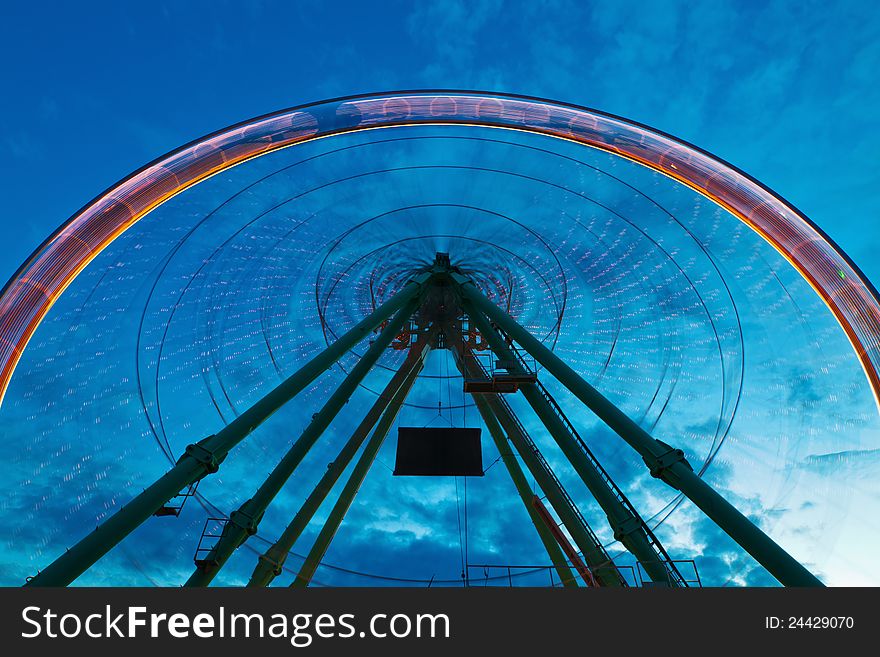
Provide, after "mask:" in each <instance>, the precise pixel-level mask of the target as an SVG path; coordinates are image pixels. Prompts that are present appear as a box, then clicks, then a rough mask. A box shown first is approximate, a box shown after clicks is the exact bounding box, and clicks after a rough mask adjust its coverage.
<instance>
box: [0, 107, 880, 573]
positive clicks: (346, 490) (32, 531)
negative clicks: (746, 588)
mask: <svg viewBox="0 0 880 657" xmlns="http://www.w3.org/2000/svg"><path fill="white" fill-rule="evenodd" d="M878 337H880V305H878V300H877V293H876V291H875V290H874V289H873V287H872V286H871V285H870V283H869V282H868V281H867V280H866V279H865V278H864V276H862V274H861V273H860V272H859V270H858V269H857V267H856V266H855V265H854V264H853V263H851V262H850V261H849V259H848V258H847V257H846V256H845V254H843V253H842V252H841V251H840V249H839V248H837V247H836V246H835V245H834V244H833V243H832V242H831V241H830V240H829V239H828V238H827V237H826V236H825V235H824V234H823V233H822V232H821V231H820V230H819V229H818V228H817V227H816V226H815V225H813V224H812V223H811V222H810V221H808V220H807V219H806V218H805V217H803V216H802V215H801V214H799V213H798V212H797V211H796V210H795V209H794V208H793V207H792V206H791V205H789V204H788V203H786V202H785V201H784V200H782V199H781V198H779V197H778V196H776V195H775V194H773V193H772V192H770V191H769V190H767V189H766V188H764V187H762V186H761V185H760V184H759V183H757V182H756V181H754V180H752V179H751V178H749V177H748V176H746V175H745V174H743V173H742V172H740V171H738V170H736V169H734V168H733V167H731V166H730V165H728V164H726V163H724V162H722V161H719V160H718V159H717V158H714V157H712V156H711V155H709V154H707V153H705V152H703V151H700V150H699V149H697V148H695V147H693V146H690V145H688V144H685V143H683V142H681V141H678V140H676V139H674V138H672V137H670V136H667V135H664V134H661V133H658V132H657V131H655V130H652V129H650V128H647V127H645V126H641V125H638V124H635V123H632V122H629V121H626V120H623V119H620V118H616V117H612V116H608V115H606V114H603V113H600V112H596V111H593V110H587V109H584V108H580V107H574V106H569V105H563V104H559V103H554V102H549V101H546V100H541V99H534V98H524V97H514V96H499V95H491V94H485V93H475V92H400V93H389V94H381V95H371V96H361V97H352V98H344V99H337V100H332V101H326V102H322V103H317V104H314V105H308V106H304V107H298V108H294V109H292V110H286V111H283V112H279V113H276V114H272V115H269V116H266V117H261V118H258V119H254V120H251V121H247V122H245V123H243V124H239V125H237V126H234V127H232V128H229V129H226V130H223V131H220V132H218V133H215V134H213V135H210V136H208V137H206V138H203V139H200V140H197V141H196V142H193V143H191V144H189V145H187V146H185V147H183V148H181V149H179V150H178V151H175V152H174V153H171V154H170V155H168V156H165V157H163V158H160V159H159V160H157V161H156V162H154V163H152V164H150V165H148V166H147V167H145V168H144V169H142V170H140V171H138V172H136V173H134V174H132V175H131V176H129V177H128V178H126V179H125V180H124V181H122V182H121V183H119V184H118V185H116V186H114V187H113V188H111V189H110V190H108V191H107V192H105V193H104V194H102V195H101V196H99V197H98V198H97V199H95V200H94V201H93V202H91V203H90V204H88V205H87V206H86V207H85V208H83V209H82V210H81V211H80V212H78V213H77V214H76V215H74V217H73V218H72V219H71V220H69V221H68V222H67V223H66V224H64V225H63V226H62V227H61V228H59V229H58V231H57V232H56V233H55V234H54V235H53V236H51V237H50V238H49V239H47V241H46V242H45V243H44V244H43V245H42V246H41V247H40V248H39V249H38V250H37V251H36V252H35V253H34V254H33V256H32V257H31V258H30V259H29V260H28V261H27V262H26V263H25V264H24V265H23V266H22V267H21V269H20V270H19V271H18V272H17V273H16V275H15V276H14V277H13V278H12V279H11V280H10V282H9V283H8V284H7V286H6V287H5V289H4V291H3V294H2V297H0V395H3V405H2V407H0V426H2V427H3V430H4V436H5V437H6V440H5V441H3V447H2V449H3V450H5V451H4V453H3V459H4V462H5V463H6V464H7V471H8V472H9V476H7V477H6V480H5V482H4V487H5V490H4V496H3V502H2V504H3V506H2V515H3V518H4V522H5V523H6V525H7V527H9V528H10V530H11V532H10V534H9V535H10V536H11V539H10V541H9V543H8V544H7V546H6V550H4V552H3V562H2V564H0V573H4V582H3V583H6V584H14V583H16V582H18V581H23V580H24V579H25V577H27V576H30V575H34V574H36V573H37V572H38V571H39V574H38V575H37V576H36V577H35V578H34V579H32V580H31V583H32V584H48V585H58V584H68V583H70V582H72V581H74V580H76V581H77V582H78V583H79V582H83V583H91V584H109V583H125V584H142V583H147V582H152V583H155V584H159V585H176V584H179V583H182V582H184V581H186V582H188V583H189V584H193V585H199V584H207V583H209V582H211V581H215V580H216V581H218V582H224V583H228V584H245V583H250V584H252V585H266V584H268V583H269V582H270V581H273V580H276V578H277V581H278V582H284V583H293V584H295V585H305V584H313V585H377V584H378V585H381V584H397V585H399V584H411V585H416V586H418V585H462V584H465V585H510V584H517V583H520V584H531V585H545V584H550V585H567V586H639V585H642V584H649V583H650V584H655V585H656V584H659V585H672V586H689V585H695V584H699V583H701V582H702V583H708V584H712V585H723V584H728V583H731V584H740V585H742V584H769V583H774V582H777V581H778V582H782V583H784V584H795V585H810V584H816V583H817V582H818V580H816V579H815V577H814V575H815V576H818V577H819V578H820V579H821V580H822V581H824V582H825V583H830V584H845V583H869V582H880V569H878V566H877V565H876V563H875V560H874V558H873V556H872V555H873V552H874V551H875V550H876V546H877V545H878V543H880V527H878V526H877V524H876V521H874V520H872V518H873V517H874V515H875V514H872V513H871V512H870V511H871V510H872V509H874V510H876V509H877V505H878V503H880V499H878V498H880V489H878V485H877V483H876V476H875V474H876V471H877V466H878V462H880V457H878V454H880V444H878V443H880V434H878V414H877V406H876V400H877V398H878V392H880V379H878V375H877V365H878V358H880V354H878ZM270 416H271V417H270ZM395 428H396V429H397V431H396V432H395V431H394V429H395ZM395 433H396V436H397V440H394V435H395ZM395 461H396V463H395ZM157 516H158V517H157ZM96 527H97V528H96ZM95 528H96V529H95ZM93 529H94V531H92V530H93ZM67 548H70V549H69V550H67ZM105 555H106V556H105ZM53 560H54V561H53ZM193 560H194V561H195V564H193ZM50 564H51V565H50Z"/></svg>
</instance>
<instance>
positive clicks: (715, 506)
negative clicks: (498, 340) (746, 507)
mask: <svg viewBox="0 0 880 657" xmlns="http://www.w3.org/2000/svg"><path fill="white" fill-rule="evenodd" d="M451 276H452V279H453V280H454V281H455V282H457V283H458V285H459V287H458V289H459V292H460V293H461V295H462V297H463V298H464V299H465V300H466V301H468V302H470V303H471V304H472V305H473V306H474V307H475V308H476V310H477V311H479V312H481V313H483V314H485V315H486V316H487V317H488V318H489V319H491V320H492V321H494V322H495V323H496V324H497V325H498V326H499V327H500V328H501V329H502V330H503V331H504V332H505V333H507V334H508V335H509V336H510V337H511V338H513V339H514V340H516V341H517V342H518V343H519V344H520V345H521V346H522V347H523V348H524V349H525V350H526V351H527V352H528V353H530V354H531V355H532V356H533V357H534V358H535V360H537V361H538V362H539V363H541V365H543V366H544V367H545V368H546V369H547V371H548V372H550V373H551V374H552V375H553V376H554V377H556V379H558V380H559V382H560V383H562V384H563V385H564V386H565V387H566V388H568V389H569V390H570V391H571V392H572V393H573V394H574V395H575V396H576V397H577V398H578V399H580V400H581V401H582V402H583V403H584V404H586V405H587V406H588V407H589V408H590V410H592V411H593V412H594V413H595V414H596V415H597V416H598V417H599V418H600V419H601V420H602V421H603V422H605V424H607V425H608V426H609V427H610V428H611V429H612V430H614V432H615V433H617V435H619V436H620V437H621V438H623V440H624V441H626V443H627V444H629V445H630V446H631V447H632V448H633V449H634V450H635V451H636V452H638V453H639V455H640V456H641V457H642V459H643V460H644V461H645V464H646V465H647V466H648V468H649V469H650V471H651V474H652V475H653V476H654V477H657V478H659V479H662V480H663V481H664V482H666V483H667V484H668V485H670V486H672V487H673V488H675V489H677V490H680V491H681V492H682V493H684V495H685V496H686V497H687V498H688V499H690V500H691V501H692V502H693V503H694V504H696V505H697V507H699V508H700V509H702V511H703V512H704V513H705V514H706V515H707V516H708V517H709V518H711V519H712V520H713V521H714V522H715V523H716V524H717V525H718V526H719V527H720V528H721V529H722V530H723V531H724V532H725V533H726V534H727V535H728V536H730V537H731V538H732V539H733V540H734V541H736V542H737V543H738V544H739V545H740V546H741V547H742V548H743V549H744V550H745V551H746V552H748V553H749V554H750V555H752V556H753V557H754V558H755V560H756V561H758V563H760V564H761V565H762V566H764V568H766V569H767V571H768V572H769V573H770V574H771V575H773V576H774V577H775V578H776V579H777V580H779V581H780V582H781V583H782V584H784V585H785V586H822V585H823V584H822V582H821V581H819V579H818V578H817V577H816V576H815V575H813V574H812V573H811V572H810V571H808V570H807V569H806V568H804V566H803V565H801V564H800V563H799V562H798V561H797V560H796V559H794V558H793V557H792V556H791V555H790V554H788V553H787V552H786V551H785V550H783V549H782V548H781V547H780V546H779V545H778V544H776V543H775V542H774V541H773V539H771V538H770V537H769V536H767V535H766V534H765V533H764V532H762V531H761V530H760V529H758V527H757V526H755V525H754V524H753V523H752V522H751V521H750V520H749V519H748V518H746V517H745V516H744V515H743V514H742V513H740V512H739V511H738V510H737V509H736V508H735V507H734V506H733V505H732V504H730V502H728V501H727V500H725V499H724V498H723V497H722V496H721V495H720V494H719V493H718V492H717V491H715V490H714V489H713V488H712V487H711V486H709V484H707V483H706V482H705V481H703V480H702V479H701V478H700V477H699V476H698V475H697V474H696V473H695V472H694V471H693V469H692V468H691V466H690V465H689V464H688V462H687V461H686V460H685V458H684V453H683V452H682V451H681V450H678V449H674V448H672V447H670V446H669V445H667V444H666V443H663V442H661V441H659V440H656V439H654V438H652V437H651V435H650V434H648V433H647V432H646V431H645V430H644V429H642V428H641V427H640V426H639V425H638V424H636V423H635V422H633V420H631V419H630V418H629V417H628V416H627V415H626V414H625V413H624V412H623V411H621V410H620V409H619V408H617V407H616V406H615V405H614V404H612V403H611V402H610V401H609V400H608V399H606V398H605V397H603V396H602V395H601V394H600V393H599V391H598V390H596V389H595V388H594V387H593V386H591V385H590V384H589V383H587V382H586V381H584V380H583V379H582V378H581V377H580V376H579V375H578V374H577V372H575V371H574V370H573V369H571V367H569V366H568V365H566V364H565V363H564V362H563V361H562V360H560V359H559V358H558V357H557V356H556V355H555V354H554V353H553V352H552V351H551V350H550V349H549V348H547V347H546V346H544V344H542V343H541V341H540V340H538V339H537V338H535V337H534V336H533V335H531V333H529V332H528V331H527V330H526V329H524V328H523V327H522V326H520V325H519V324H517V323H516V321H514V320H513V318H511V317H510V316H509V315H508V314H507V313H505V312H504V311H502V310H501V309H500V308H498V307H497V306H496V305H495V304H493V303H492V302H491V301H489V300H488V299H487V298H486V297H485V296H484V295H483V293H482V292H480V290H479V289H478V288H477V286H476V285H475V284H474V283H473V282H472V281H470V279H468V278H466V277H464V276H461V275H459V274H452V275H451Z"/></svg>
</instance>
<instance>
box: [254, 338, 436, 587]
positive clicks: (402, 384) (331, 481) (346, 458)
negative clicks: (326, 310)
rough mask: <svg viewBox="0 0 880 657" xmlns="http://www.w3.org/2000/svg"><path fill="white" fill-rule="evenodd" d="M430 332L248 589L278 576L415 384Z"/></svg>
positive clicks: (264, 557)
mask: <svg viewBox="0 0 880 657" xmlns="http://www.w3.org/2000/svg"><path fill="white" fill-rule="evenodd" d="M433 335H434V334H433V332H432V333H431V334H430V335H428V336H426V335H422V336H421V338H420V339H419V341H418V342H417V343H416V344H415V345H414V346H413V348H412V350H411V351H410V353H409V355H408V356H407V358H406V360H405V361H404V363H403V365H401V367H400V369H399V370H398V371H397V373H396V374H395V375H394V376H393V377H392V379H391V381H389V382H388V385H387V386H386V387H385V390H384V391H383V392H382V394H381V395H379V398H378V399H376V403H375V404H373V406H372V408H371V409H370V411H369V412H368V413H367V415H366V416H365V417H364V419H363V421H362V422H361V423H360V424H359V425H358V427H357V428H356V429H355V431H354V433H352V435H351V438H350V439H349V440H348V442H347V443H346V444H345V446H344V447H343V448H342V450H341V451H340V452H339V455H338V456H337V457H336V459H334V461H333V463H331V464H330V467H329V468H328V469H327V471H326V472H325V473H324V475H323V476H322V477H321V480H320V481H319V482H318V484H317V485H316V486H315V489H314V490H313V491H312V492H311V494H310V495H309V496H308V497H307V498H306V501H305V502H304V503H303V505H302V507H301V508H300V510H299V511H297V513H296V516H294V518H293V520H292V521H291V523H290V524H289V525H288V526H287V527H286V528H285V530H284V532H282V534H281V536H280V537H279V538H278V540H277V541H276V542H275V543H273V544H272V546H271V547H269V549H268V550H266V552H265V553H263V554H262V555H260V559H259V562H258V563H257V566H256V568H255V569H254V572H253V574H252V575H251V579H250V581H249V582H248V586H268V585H269V584H270V583H271V581H272V580H273V579H274V578H275V577H277V576H278V575H280V574H281V571H282V568H283V566H284V562H285V560H286V559H287V555H288V553H289V552H290V550H291V549H292V548H293V546H294V544H295V543H296V541H297V539H298V538H299V537H300V535H301V534H302V532H303V530H304V529H305V528H306V527H307V526H308V524H309V522H311V520H312V518H313V517H314V515H315V513H316V512H317V510H318V509H319V508H320V506H321V504H322V503H323V502H324V500H325V499H326V498H327V495H329V494H330V491H331V490H332V489H333V486H334V485H335V484H336V482H337V481H338V480H339V477H341V476H342V473H343V472H345V469H346V468H347V467H348V464H349V463H350V462H351V460H352V459H353V458H354V456H355V454H356V453H357V451H358V450H359V449H360V447H361V445H363V443H364V441H365V440H366V439H367V435H368V434H369V433H370V431H371V430H372V429H373V427H374V426H375V424H376V422H378V420H379V418H380V416H381V415H382V413H383V412H384V411H385V409H386V408H387V407H388V405H389V404H390V403H391V401H392V399H393V398H394V396H395V395H396V394H397V392H398V391H399V390H400V389H401V388H406V389H410V388H411V387H412V385H413V383H415V379H416V377H417V376H418V373H419V371H420V370H421V368H422V363H424V359H425V358H426V357H427V355H428V353H430V350H431V348H430V342H431V340H432V339H433Z"/></svg>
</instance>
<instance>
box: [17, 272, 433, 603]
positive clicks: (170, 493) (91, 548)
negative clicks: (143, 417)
mask: <svg viewBox="0 0 880 657" xmlns="http://www.w3.org/2000/svg"><path fill="white" fill-rule="evenodd" d="M432 277H433V275H432V274H424V275H422V276H419V277H418V278H416V279H413V280H412V281H410V282H409V283H408V284H407V285H406V286H405V287H404V288H403V290H401V291H400V293H398V294H397V295H395V296H394V297H393V298H391V299H389V300H388V301H387V302H385V303H384V304H382V305H381V306H379V307H378V308H377V309H376V310H375V311H374V312H373V313H372V314H370V315H369V316H368V317H366V318H365V319H363V320H362V321H361V322H360V323H358V324H357V325H355V326H354V327H353V328H352V329H351V330H350V331H348V332H347V333H346V334H345V335H343V336H341V337H340V338H339V339H338V340H337V341H336V342H334V343H333V344H332V345H331V346H330V347H328V348H327V349H326V350H325V351H323V352H322V353H321V354H319V355H318V356H316V357H315V358H313V359H312V360H311V361H309V362H308V363H307V364H306V365H304V366H303V367H302V368H300V369H299V370H297V372H295V373H294V374H293V375H292V376H290V377H289V378H288V379H286V380H285V381H284V382H282V383H281V384H280V385H279V386H278V387H276V388H275V389H274V390H272V392H270V393H269V394H268V395H266V396H265V397H264V398H263V399H261V400H260V401H259V402H257V403H256V404H254V405H253V406H252V407H251V408H250V409H248V410H247V411H245V412H244V413H242V414H241V415H240V416H239V417H237V418H236V419H235V420H233V421H232V422H230V423H229V424H228V425H227V426H226V427H225V428H224V429H222V430H221V431H219V432H218V433H217V434H216V435H213V436H209V437H208V438H205V439H204V440H201V441H200V442H198V443H196V444H194V445H190V446H189V447H187V448H186V452H185V453H184V454H183V456H181V457H180V459H179V460H178V461H177V463H176V464H175V465H174V467H173V468H172V469H171V470H169V471H168V472H166V473H165V474H164V475H162V476H161V477H160V478H159V479H158V480H157V481H156V482H155V483H153V484H152V485H151V486H149V487H148V488H147V489H146V490H144V491H143V492H142V493H140V494H139V495H137V496H135V497H134V499H132V500H131V501H130V502H128V503H127V504H126V505H125V506H123V507H122V508H121V509H120V510H119V511H117V512H116V513H115V514H113V515H112V516H110V518H109V519H107V520H106V521H105V522H104V523H103V524H101V525H100V526H99V527H98V528H97V529H95V531H93V532H92V533H90V534H89V535H88V536H86V537H85V538H83V539H82V540H80V541H79V542H78V543H77V544H76V545H74V546H73V547H72V548H70V549H69V550H67V552H65V553H64V554H62V555H61V556H60V557H58V558H57V559H56V560H55V561H53V562H52V563H51V564H49V565H48V566H47V567H46V568H45V569H43V570H42V571H41V572H39V573H37V575H36V576H35V577H33V578H32V579H31V580H30V581H29V582H28V583H27V584H25V586H67V585H68V584H70V583H71V582H72V581H74V580H75V579H76V578H77V577H79V576H80V575H81V574H82V573H84V572H85V571H86V570H87V569H88V568H89V567H90V566H92V564H94V563H95V562H96V561H97V560H98V559H100V558H101V557H103V556H104V555H105V554H107V552H109V551H110V550H111V549H112V548H113V547H114V546H115V545H117V544H118V543H119V542H120V541H121V540H122V539H124V538H125V537H126V536H128V535H129V534H130V533H131V532H132V531H134V530H135V529H136V528H137V527H138V526H140V525H141V524H142V523H143V522H144V521H145V520H148V519H149V518H150V517H151V516H152V515H153V513H155V512H156V510H157V509H159V508H160V507H162V506H163V505H164V504H165V503H166V502H167V501H168V500H170V499H171V498H172V497H174V496H175V495H177V494H178V493H179V492H180V491H181V490H183V489H184V488H186V487H187V486H189V485H190V484H192V483H194V482H196V481H198V480H199V479H201V478H202V477H204V476H206V475H208V474H212V473H214V472H216V471H217V469H218V468H219V466H220V463H221V462H222V461H223V459H225V458H226V455H227V454H228V453H229V450H231V449H232V448H233V447H235V446H236V445H237V444H238V443H240V442H241V441H242V440H244V438H245V437H246V436H248V434H250V433H251V432H252V431H253V430H254V429H256V428H257V427H258V426H260V424H262V423H263V422H264V421H265V420H266V419H268V418H269V416H271V415H272V414H273V413H275V411H277V410H278V409H279V408H281V407H282V406H283V405H284V404H286V403H287V402H288V401H290V400H291V399H292V398H293V397H295V396H296V395H297V394H298V393H299V392H300V391H301V390H302V389H303V388H305V387H306V386H307V385H309V383H311V382H312V381H314V380H315V379H316V378H317V377H318V376H319V375H320V374H321V373H322V372H324V371H325V370H327V369H328V368H329V367H331V366H332V365H333V364H334V363H335V362H336V361H337V360H339V358H340V357H341V356H342V355H343V354H345V353H346V352H347V351H348V350H350V349H351V348H352V347H354V346H355V345H356V344H358V343H359V342H360V341H361V340H362V339H363V338H364V337H366V335H368V334H369V333H370V331H372V330H373V329H374V328H376V327H377V326H378V325H379V324H381V323H382V322H383V321H385V320H386V319H387V318H388V317H390V316H391V315H392V314H394V313H395V312H397V311H398V310H400V309H401V308H403V307H404V306H405V305H406V304H408V303H410V302H411V301H412V300H414V299H416V298H418V297H419V296H420V295H421V294H422V293H423V290H424V287H425V285H426V284H427V283H428V282H429V281H431V280H432Z"/></svg>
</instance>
